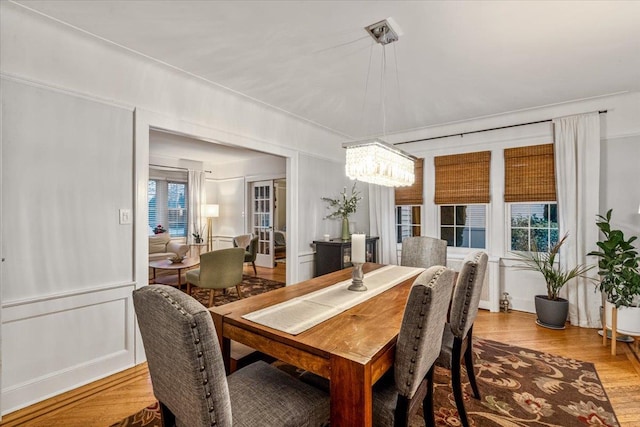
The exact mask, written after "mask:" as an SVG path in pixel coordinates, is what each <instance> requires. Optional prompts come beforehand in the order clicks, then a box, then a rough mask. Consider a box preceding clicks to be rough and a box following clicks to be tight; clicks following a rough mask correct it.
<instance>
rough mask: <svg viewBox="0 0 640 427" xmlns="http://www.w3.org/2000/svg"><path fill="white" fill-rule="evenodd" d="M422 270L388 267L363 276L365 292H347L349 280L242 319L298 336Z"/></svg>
mask: <svg viewBox="0 0 640 427" xmlns="http://www.w3.org/2000/svg"><path fill="white" fill-rule="evenodd" d="M424 270H425V269H424V268H413V267H401V266H398V265H389V266H386V267H382V268H379V269H377V270H374V271H371V272H369V273H367V274H365V275H364V280H363V281H364V284H365V286H366V287H367V290H366V291H364V292H354V291H350V290H348V289H347V287H348V286H349V285H350V284H351V279H348V280H344V281H342V282H338V283H336V284H335V285H331V286H329V287H327V288H324V289H320V290H318V291H315V292H311V293H309V294H306V295H303V296H300V297H297V298H293V299H291V300H289V301H285V302H282V303H279V304H275V305H272V306H270V307H267V308H263V309H261V310H257V311H253V312H251V313H247V314H245V315H244V316H242V317H243V318H244V319H247V320H251V321H252V322H256V323H259V324H261V325H264V326H268V327H270V328H273V329H277V330H279V331H282V332H286V333H289V334H291V335H298V334H299V333H301V332H304V331H306V330H307V329H310V328H312V327H314V326H316V325H318V324H320V323H322V322H324V321H325V320H328V319H330V318H332V317H333V316H335V315H337V314H340V313H342V312H343V311H345V310H348V309H350V308H351V307H354V306H356V305H358V304H360V303H362V302H364V301H366V300H368V299H369V298H373V297H374V296H376V295H378V294H381V293H382V292H384V291H386V290H387V289H390V288H392V287H393V286H395V285H397V284H399V283H401V282H403V281H405V280H406V279H408V278H410V277H411V276H414V275H416V274H419V273H421V272H423V271H424Z"/></svg>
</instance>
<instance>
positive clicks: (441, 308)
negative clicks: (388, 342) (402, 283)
mask: <svg viewBox="0 0 640 427" xmlns="http://www.w3.org/2000/svg"><path fill="white" fill-rule="evenodd" d="M453 280H454V272H453V270H450V269H448V268H446V267H443V266H433V267H431V268H429V269H427V270H426V271H425V272H423V273H422V274H421V275H420V276H418V278H417V279H416V281H415V282H414V283H413V286H412V287H411V291H410V293H409V298H408V299H407V304H406V306H405V309H404V317H403V318H402V326H401V327H400V333H399V334H398V341H397V343H396V354H395V361H394V364H393V370H392V371H390V372H388V373H387V374H386V375H385V376H383V377H382V378H381V379H380V380H379V381H378V382H377V383H376V384H375V385H374V386H373V422H374V425H376V426H408V425H409V417H410V416H411V415H412V414H413V413H415V412H416V411H417V410H418V409H419V408H420V403H423V411H424V418H425V420H427V423H429V422H430V423H431V424H432V425H434V424H435V418H434V413H433V366H434V362H435V360H436V359H437V358H438V354H439V353H440V343H441V341H442V333H443V330H444V325H445V323H446V320H447V309H448V308H449V302H450V300H451V290H452V288H453ZM428 420H430V421H428Z"/></svg>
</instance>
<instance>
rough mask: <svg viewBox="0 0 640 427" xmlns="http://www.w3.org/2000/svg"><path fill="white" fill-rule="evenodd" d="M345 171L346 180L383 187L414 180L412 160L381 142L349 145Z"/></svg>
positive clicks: (401, 184)
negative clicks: (347, 178) (355, 180)
mask: <svg viewBox="0 0 640 427" xmlns="http://www.w3.org/2000/svg"><path fill="white" fill-rule="evenodd" d="M343 147H344V148H346V149H347V162H346V166H345V172H346V174H347V176H348V177H349V179H357V180H358V181H364V182H369V183H371V184H377V185H382V186H385V187H404V186H408V185H412V184H413V183H414V181H415V174H414V158H413V157H412V156H411V155H409V154H407V153H405V152H404V151H402V150H399V149H397V148H395V147H394V146H393V145H389V144H387V143H386V142H384V141H382V140H381V139H373V140H371V141H360V142H351V143H346V144H344V145H343Z"/></svg>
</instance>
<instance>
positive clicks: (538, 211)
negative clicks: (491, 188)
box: [510, 203, 559, 252]
mask: <svg viewBox="0 0 640 427" xmlns="http://www.w3.org/2000/svg"><path fill="white" fill-rule="evenodd" d="M510 218H511V227H510V231H511V248H510V249H511V250H512V251H538V252H548V251H549V248H551V247H552V246H553V245H555V244H556V243H558V234H559V233H558V205H557V204H556V203H512V204H511V215H510Z"/></svg>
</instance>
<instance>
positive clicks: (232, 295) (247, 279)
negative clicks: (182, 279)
mask: <svg viewBox="0 0 640 427" xmlns="http://www.w3.org/2000/svg"><path fill="white" fill-rule="evenodd" d="M241 286H242V295H243V296H244V297H249V296H251V295H258V294H261V293H264V292H268V291H272V290H274V289H278V288H281V287H283V286H284V283H282V282H276V281H274V280H268V279H263V278H261V277H256V276H248V275H246V274H243V275H242V285H241ZM183 290H184V286H183ZM191 296H193V297H194V298H195V299H197V300H198V301H200V303H201V304H202V305H204V306H205V307H206V306H208V305H209V290H208V289H203V288H197V287H193V288H191ZM238 299H239V298H238V292H237V291H236V288H235V287H233V288H229V289H227V290H225V291H224V292H223V291H220V290H217V291H215V296H214V298H213V305H222V304H226V303H228V302H232V301H237V300H238Z"/></svg>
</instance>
